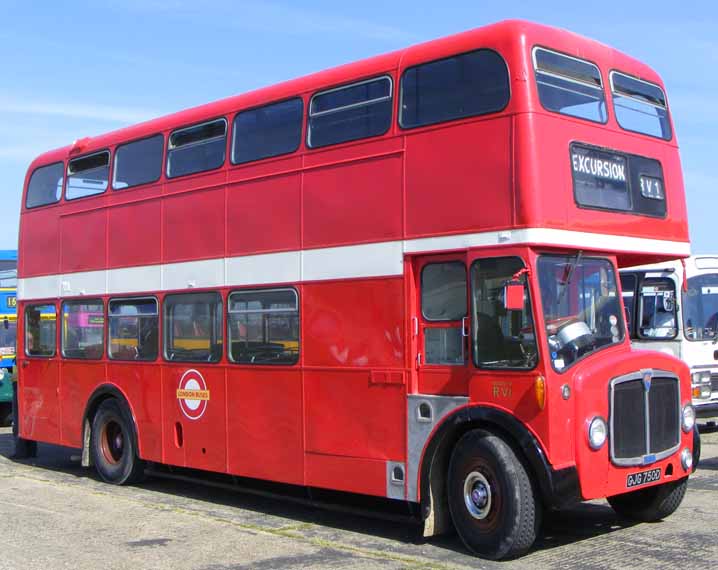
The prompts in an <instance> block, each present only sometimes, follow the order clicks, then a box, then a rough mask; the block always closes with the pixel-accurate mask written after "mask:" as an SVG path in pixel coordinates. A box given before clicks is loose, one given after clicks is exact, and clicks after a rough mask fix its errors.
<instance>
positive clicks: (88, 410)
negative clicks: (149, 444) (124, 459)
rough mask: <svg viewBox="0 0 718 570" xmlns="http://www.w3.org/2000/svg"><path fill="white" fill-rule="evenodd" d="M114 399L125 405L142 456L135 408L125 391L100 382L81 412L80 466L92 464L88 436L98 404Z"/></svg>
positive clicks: (138, 451) (90, 434)
mask: <svg viewBox="0 0 718 570" xmlns="http://www.w3.org/2000/svg"><path fill="white" fill-rule="evenodd" d="M111 398H112V399H115V400H118V401H119V402H120V404H121V405H123V406H125V409H126V410H127V411H128V413H129V414H130V420H131V421H132V435H133V437H134V439H135V443H136V444H137V453H138V454H139V456H140V457H141V456H142V451H141V447H140V438H139V433H138V431H137V418H136V416H135V410H134V409H133V407H132V404H131V403H130V399H129V398H128V397H127V395H126V394H125V392H124V391H123V390H122V389H121V388H120V387H119V386H117V385H116V384H110V383H105V384H101V385H100V386H98V387H97V388H95V391H94V392H92V394H91V395H90V397H89V398H88V400H87V404H85V411H84V413H83V414H82V466H83V467H90V466H91V465H92V456H91V454H90V438H91V436H92V420H93V418H94V417H95V414H96V413H97V410H98V408H99V407H100V404H102V402H104V401H105V400H109V399H111Z"/></svg>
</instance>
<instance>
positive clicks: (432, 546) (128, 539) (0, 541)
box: [0, 428, 718, 570]
mask: <svg viewBox="0 0 718 570" xmlns="http://www.w3.org/2000/svg"><path fill="white" fill-rule="evenodd" d="M702 439H703V459H702V460H701V464H700V466H699V470H698V472H697V473H696V474H695V475H694V476H693V477H692V479H691V483H690V487H689V491H688V493H687V495H686V498H685V500H684V501H683V504H682V506H681V507H680V509H679V510H678V511H677V512H676V513H675V514H674V515H673V516H672V517H670V518H668V519H666V520H665V521H662V522H658V523H652V524H638V525H629V524H627V523H625V522H623V521H621V520H619V519H618V518H617V517H616V515H615V514H614V512H613V511H612V510H611V508H610V507H609V506H608V504H607V503H605V502H592V503H586V504H581V505H578V506H576V507H574V508H572V509H570V510H567V511H561V512H558V513H551V514H550V515H548V516H547V518H546V519H545V521H544V526H543V532H542V534H541V536H540V538H539V540H538V541H537V543H536V545H535V546H534V548H533V550H532V551H531V552H530V553H529V554H528V555H527V556H525V557H523V558H521V559H519V560H516V561H512V562H504V563H493V562H487V561H484V560H480V559H477V558H474V557H473V556H471V555H469V554H468V553H467V551H466V550H465V549H464V547H463V545H462V544H461V541H460V540H459V539H458V538H457V537H456V536H448V537H442V538H440V539H431V540H430V541H428V542H424V543H420V544H417V543H416V541H415V540H414V539H413V536H414V534H413V532H412V529H411V527H410V526H409V525H406V524H402V523H398V522H389V521H383V520H376V519H373V518H368V517H364V516H359V515H356V514H346V513H338V512H333V511H326V510H323V509H319V508H317V507H315V506H311V505H305V504H295V503H292V502H291V501H289V500H288V499H281V498H279V499H278V498H266V497H258V496H256V495H253V494H248V493H246V492H238V491H229V490H223V489H218V488H216V487H212V486H209V485H207V484H204V483H197V482H186V481H176V480H170V479H166V478H159V477H151V478H149V479H148V480H147V481H146V482H145V483H143V484H141V485H139V486H136V487H113V486H110V485H106V484H104V483H102V482H100V481H99V480H98V478H97V476H96V475H95V473H94V471H92V470H88V469H83V468H82V467H80V465H79V458H78V457H76V454H77V452H76V451H74V450H69V449H64V448H60V447H54V446H45V445H41V446H40V450H39V456H38V458H37V459H33V460H28V461H14V460H12V459H9V458H8V456H9V455H10V454H11V453H12V450H13V446H12V436H11V435H10V433H9V429H7V428H3V429H0V453H1V454H2V456H0V489H1V490H2V497H3V500H2V501H0V520H1V521H2V523H3V527H4V530H3V532H2V533H0V568H12V569H21V568H22V569H27V570H32V569H41V570H53V569H55V568H72V569H78V570H84V569H95V568H102V569H133V570H135V569H140V568H151V569H172V570H182V569H194V570H244V569H252V570H272V569H275V568H276V569H282V570H285V569H288V568H311V569H314V568H317V569H318V568H322V569H333V570H341V569H345V568H381V569H394V568H397V569H407V568H420V569H427V570H431V569H448V568H499V567H500V568H503V569H514V568H526V569H531V570H538V569H541V568H572V569H573V568H585V569H599V568H629V567H630V568H652V569H653V568H690V569H695V568H711V567H713V568H714V567H716V565H717V564H718V541H717V540H716V528H717V527H718V433H715V432H714V433H710V434H704V436H703V438H702Z"/></svg>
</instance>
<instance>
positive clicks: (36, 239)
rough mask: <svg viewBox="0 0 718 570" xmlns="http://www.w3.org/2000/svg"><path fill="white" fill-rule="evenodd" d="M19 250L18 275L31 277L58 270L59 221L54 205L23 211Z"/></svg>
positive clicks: (49, 273) (50, 273)
mask: <svg viewBox="0 0 718 570" xmlns="http://www.w3.org/2000/svg"><path fill="white" fill-rule="evenodd" d="M21 226H22V229H21V237H20V244H19V248H20V251H19V252H18V263H19V269H20V271H19V275H20V276H22V277H34V276H37V275H54V274H57V273H59V272H60V241H59V239H58V235H59V233H60V232H59V226H60V221H59V218H58V209H57V208H48V209H42V208H41V209H39V210H30V211H27V212H25V213H24V214H23V216H22V222H21Z"/></svg>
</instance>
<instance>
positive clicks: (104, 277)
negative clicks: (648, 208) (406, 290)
mask: <svg viewBox="0 0 718 570" xmlns="http://www.w3.org/2000/svg"><path fill="white" fill-rule="evenodd" d="M507 244H511V245H521V244H539V245H552V246H558V247H569V246H570V247H571V248H579V249H587V250H596V251H607V252H613V251H615V252H622V251H623V252H641V253H646V254H660V255H663V256H667V257H686V256H688V255H690V244H689V243H687V242H677V241H667V240H657V239H647V238H636V237H630V236H621V235H606V234H594V233H585V232H575V231H568V230H555V229H546V228H529V229H522V230H506V231H498V232H483V233H473V234H460V235H451V236H440V237H430V238H420V239H411V240H403V241H401V240H399V241H388V242H379V243H370V244H361V245H349V246H340V247H327V248H321V249H308V250H301V251H288V252H280V253H267V254H258V255H244V256H238V257H229V258H220V259H208V260H201V261H187V262H181V263H165V264H159V265H143V266H139V267H124V268H118V269H107V270H104V269H103V270H99V271H84V272H77V273H66V274H62V275H46V276H41V277H28V278H24V279H18V289H17V291H18V299H23V300H28V299H48V298H50V299H51V298H56V297H75V296H85V295H105V294H111V295H116V294H125V293H140V292H151V291H173V290H181V289H191V288H201V287H232V286H247V285H266V284H272V283H301V282H309V281H327V280H332V279H353V278H362V277H367V278H368V277H391V276H397V275H402V273H403V260H404V254H407V253H410V254H416V253H421V252H431V253H436V252H444V251H454V250H462V249H466V248H473V247H486V246H492V245H507Z"/></svg>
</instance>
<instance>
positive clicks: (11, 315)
mask: <svg viewBox="0 0 718 570" xmlns="http://www.w3.org/2000/svg"><path fill="white" fill-rule="evenodd" d="M16 337H17V251H15V250H0V425H3V426H7V425H10V423H11V421H12V370H13V366H14V365H15V339H16Z"/></svg>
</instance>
